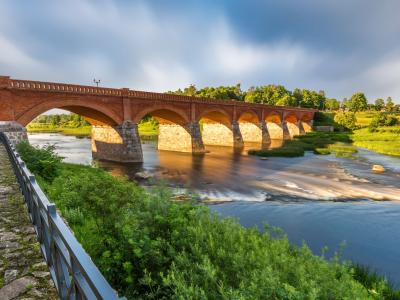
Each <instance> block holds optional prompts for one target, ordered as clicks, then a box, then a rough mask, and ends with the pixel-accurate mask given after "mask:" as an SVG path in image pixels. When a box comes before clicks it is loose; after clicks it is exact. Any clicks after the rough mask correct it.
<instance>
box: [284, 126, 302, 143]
mask: <svg viewBox="0 0 400 300" xmlns="http://www.w3.org/2000/svg"><path fill="white" fill-rule="evenodd" d="M286 127H287V129H288V132H289V138H290V139H293V137H295V136H297V135H300V129H299V126H298V122H297V123H293V122H286Z"/></svg>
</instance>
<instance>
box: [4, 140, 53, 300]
mask: <svg viewBox="0 0 400 300" xmlns="http://www.w3.org/2000/svg"><path fill="white" fill-rule="evenodd" d="M22 298H26V299H28V298H29V299H32V298H33V299H58V296H57V292H56V290H55V288H54V284H53V282H52V280H51V279H50V273H49V272H48V268H47V265H46V263H45V262H44V260H43V257H42V255H41V252H40V250H39V244H38V243H37V242H36V234H35V231H34V229H33V226H32V223H31V222H30V220H29V218H28V213H27V210H26V205H25V203H24V201H23V198H22V195H21V192H20V190H19V186H18V183H17V180H16V178H15V175H14V173H13V169H12V166H11V163H10V160H9V157H8V154H7V152H6V149H5V148H4V145H3V144H2V143H0V299H2V300H6V299H22Z"/></svg>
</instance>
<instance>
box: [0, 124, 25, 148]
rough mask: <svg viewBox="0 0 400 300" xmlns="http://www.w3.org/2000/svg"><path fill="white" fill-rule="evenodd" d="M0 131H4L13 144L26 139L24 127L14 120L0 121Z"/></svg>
mask: <svg viewBox="0 0 400 300" xmlns="http://www.w3.org/2000/svg"><path fill="white" fill-rule="evenodd" d="M0 132H4V133H5V134H6V135H7V137H8V138H9V140H10V142H11V143H12V144H13V145H14V146H15V145H17V144H18V143H19V142H21V141H27V140H28V135H27V133H26V128H25V127H23V126H22V125H20V124H18V123H17V122H14V121H10V122H9V121H0Z"/></svg>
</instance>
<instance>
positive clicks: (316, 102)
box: [168, 84, 334, 109]
mask: <svg viewBox="0 0 400 300" xmlns="http://www.w3.org/2000/svg"><path fill="white" fill-rule="evenodd" d="M168 93H172V94H177V95H186V96H196V97H206V98H214V99H222V100H229V99H233V100H238V101H245V102H249V103H264V104H269V105H283V106H301V107H310V108H319V109H323V108H324V107H325V101H326V97H325V92H324V91H319V92H316V91H311V90H307V89H295V90H294V91H293V92H292V91H289V90H287V89H286V88H285V87H284V86H283V85H274V84H270V85H264V86H256V87H254V86H253V87H250V88H249V89H248V90H247V91H243V90H242V89H241V87H240V84H237V85H236V86H219V87H204V88H202V89H197V88H196V86H195V85H193V84H192V85H190V86H189V87H187V88H184V89H183V90H182V89H178V90H177V91H169V92H168ZM330 100H331V102H332V99H330ZM333 100H334V99H333Z"/></svg>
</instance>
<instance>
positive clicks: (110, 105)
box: [0, 76, 316, 162]
mask: <svg viewBox="0 0 400 300" xmlns="http://www.w3.org/2000/svg"><path fill="white" fill-rule="evenodd" d="M52 108H62V109H65V110H68V111H71V112H74V113H77V114H80V115H82V116H83V117H85V118H86V120H88V121H89V122H90V123H91V124H92V125H93V127H92V152H93V156H94V157H95V158H99V159H106V160H112V161H121V162H141V161H143V154H142V149H141V143H140V136H139V134H138V123H139V122H140V120H142V119H143V117H145V116H146V115H149V114H150V115H152V116H153V117H154V118H156V119H157V120H158V122H159V136H158V149H160V150H169V151H180V152H191V153H205V152H206V146H207V145H218V146H230V147H235V148H241V147H243V145H244V142H257V143H260V144H261V145H263V146H267V145H268V144H269V143H270V142H271V139H274V140H276V139H280V140H284V139H291V138H293V137H294V136H295V135H299V134H303V133H305V132H307V131H310V130H311V126H312V120H313V118H314V113H315V111H316V110H314V109H306V108H297V107H283V106H270V105H263V104H252V103H245V102H242V101H233V100H217V99H209V98H199V97H189V96H182V95H174V94H165V93H153V92H142V91H134V90H130V89H127V88H122V89H112V88H103V87H93V86H83V85H72V84H63V83H53V82H39V81H29V80H16V79H11V78H10V77H8V76H0V131H3V132H5V133H6V134H7V135H8V137H9V139H10V140H11V141H12V142H13V143H17V142H18V141H20V140H23V139H26V138H27V135H26V130H25V128H24V126H26V125H27V124H28V123H29V122H30V121H32V120H33V119H34V118H35V117H37V116H38V115H40V114H41V113H43V112H46V111H47V110H49V109H52Z"/></svg>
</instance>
